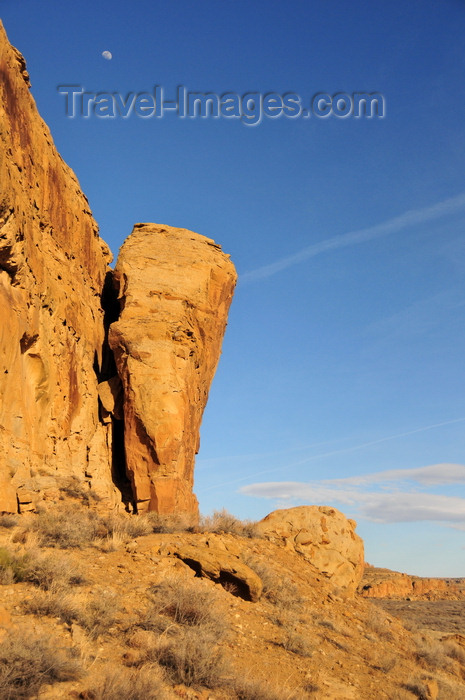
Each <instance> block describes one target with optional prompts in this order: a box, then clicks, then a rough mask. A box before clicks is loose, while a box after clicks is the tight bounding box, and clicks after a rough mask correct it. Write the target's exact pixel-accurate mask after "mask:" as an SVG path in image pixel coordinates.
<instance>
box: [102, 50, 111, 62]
mask: <svg viewBox="0 0 465 700" xmlns="http://www.w3.org/2000/svg"><path fill="white" fill-rule="evenodd" d="M102 56H103V58H106V59H107V61H111V59H112V58H113V56H112V54H111V51H102Z"/></svg>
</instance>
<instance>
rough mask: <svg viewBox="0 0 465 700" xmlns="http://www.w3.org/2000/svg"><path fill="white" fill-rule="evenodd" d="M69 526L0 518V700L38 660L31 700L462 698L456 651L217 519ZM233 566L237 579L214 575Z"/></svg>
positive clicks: (77, 518)
mask: <svg viewBox="0 0 465 700" xmlns="http://www.w3.org/2000/svg"><path fill="white" fill-rule="evenodd" d="M71 515H72V517H71V518H70V512H69V509H67V510H66V511H64V513H63V514H60V513H59V511H56V512H54V513H48V514H47V513H44V514H42V515H39V516H37V515H32V514H31V515H26V516H22V518H21V519H20V520H19V521H18V523H17V524H16V525H15V524H14V522H12V521H11V519H10V520H8V519H7V520H5V518H4V519H3V520H2V519H1V518H0V582H2V583H3V585H1V586H0V592H1V605H0V696H1V693H2V692H3V693H5V694H6V690H7V689H8V688H11V684H12V683H13V682H14V679H15V676H14V669H15V668H16V667H17V665H18V658H20V659H21V660H22V664H23V666H22V681H21V682H22V683H23V686H22V687H23V688H24V684H25V683H26V682H29V683H31V684H33V683H34V678H31V677H30V675H29V676H27V674H26V673H25V671H26V670H27V668H28V667H27V666H25V665H24V659H25V658H30V657H31V656H32V657H33V659H32V661H31V663H34V664H36V665H37V664H38V659H37V657H39V659H40V658H41V656H45V655H46V658H47V663H48V668H52V669H54V671H55V669H59V670H56V673H55V676H53V675H52V676H51V677H50V673H49V676H45V680H42V687H41V688H40V692H39V698H40V699H41V700H55V699H56V698H81V699H87V700H90V699H92V700H103V699H105V700H116V699H118V700H122V699H123V698H137V699H140V700H142V699H143V700H155V699H156V700H179V698H184V699H190V700H208V699H210V700H306V699H311V698H315V699H316V700H350V699H352V700H373V699H374V698H376V700H382V699H385V700H414V699H415V698H425V699H427V700H428V699H429V700H460V699H461V698H463V697H464V695H465V680H464V679H465V650H464V648H463V647H462V641H465V638H464V637H463V635H460V634H456V633H454V634H447V633H444V631H442V632H441V633H437V634H436V633H434V632H429V631H428V630H425V629H423V630H421V632H413V633H412V632H410V631H408V630H407V629H405V628H404V627H403V626H402V624H401V623H400V621H399V620H397V619H396V618H395V617H393V616H392V615H390V614H388V613H386V612H385V611H384V610H382V609H380V608H378V607H377V606H375V605H374V604H373V603H372V602H371V601H369V600H366V599H364V598H362V597H359V596H357V597H353V598H348V599H347V598H345V599H344V600H343V598H342V597H341V595H340V593H341V585H340V584H341V581H340V580H338V579H337V577H333V578H329V577H327V576H326V575H324V574H322V573H321V572H319V571H317V570H316V569H315V567H314V566H313V565H312V564H311V563H310V562H309V561H307V559H306V558H305V557H304V556H303V555H302V554H299V553H298V552H296V551H295V549H294V548H291V547H289V546H286V545H285V543H284V542H281V543H279V542H277V541H271V540H269V539H266V538H261V537H256V536H254V532H253V529H251V528H250V526H244V525H243V524H241V523H238V522H237V521H235V520H234V519H233V518H231V517H226V516H225V514H219V517H216V518H215V517H214V518H211V519H210V520H209V521H208V522H207V523H201V525H200V528H199V529H198V531H197V532H185V531H184V532H183V531H182V530H181V529H176V528H174V531H171V532H161V533H160V532H157V533H154V532H152V531H153V529H154V527H155V529H160V528H161V529H165V530H166V529H167V524H166V521H163V520H159V519H158V520H156V519H155V520H154V519H151V515H150V514H149V515H148V516H144V515H141V516H137V517H134V516H132V517H131V516H126V517H123V516H119V518H115V517H113V518H112V519H111V518H110V519H109V518H99V519H95V514H94V516H92V512H91V511H89V509H87V511H85V510H84V511H83V510H82V509H76V510H72V512H71ZM168 529H170V528H169V527H168ZM246 533H247V534H249V535H252V536H251V537H246V536H245V534H246ZM38 545H39V547H38ZM207 551H208V552H209V553H210V559H208V558H207V556H206V553H207ZM193 553H196V554H195V556H197V557H198V558H202V559H203V562H204V563H203V565H202V569H199V568H197V567H196V563H195V561H194V557H193V556H192V554H193ZM213 557H216V563H213V564H212V558H213ZM234 561H235V562H236V564H234V563H233V562H234ZM234 566H235V567H236V570H235V574H236V575H237V576H236V578H234V577H233V578H231V577H230V578H227V577H223V578H221V576H220V575H216V574H215V573H214V569H215V567H216V570H217V571H224V572H226V571H229V572H231V569H232V567H234ZM247 572H252V573H253V576H251V575H250V574H249V573H247ZM245 576H247V577H248V580H249V583H250V584H252V586H255V588H254V591H255V594H254V595H253V596H251V595H249V593H250V588H248V589H247V588H246V587H243V586H242V585H240V582H241V580H243V581H245V580H246V579H245ZM15 577H16V579H15ZM257 582H258V583H257ZM257 586H258V588H257ZM259 588H260V589H261V592H260V591H259ZM29 642H31V643H33V644H34V647H33V649H34V651H33V652H32V651H31V647H30V646H28V644H29ZM50 643H51V644H52V645H53V654H52V655H51V657H50V651H49V646H47V645H50ZM47 650H48V651H47ZM21 654H22V656H21ZM12 674H13V675H12ZM2 684H3V685H2Z"/></svg>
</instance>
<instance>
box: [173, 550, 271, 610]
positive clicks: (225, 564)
mask: <svg viewBox="0 0 465 700" xmlns="http://www.w3.org/2000/svg"><path fill="white" fill-rule="evenodd" d="M166 551H169V552H170V553H171V554H174V556H176V557H178V558H179V559H181V561H183V562H184V563H185V564H187V565H188V566H190V568H191V569H193V570H194V571H195V573H196V575H197V576H200V577H204V578H209V579H210V580H211V581H214V582H215V583H220V584H221V585H222V586H226V587H227V588H228V590H230V591H231V592H232V593H233V594H234V595H237V596H239V597H240V598H243V599H244V600H250V601H252V602H253V603H255V602H257V600H259V599H260V596H261V594H262V590H263V584H262V581H261V579H260V577H259V576H258V574H256V573H255V571H253V570H252V569H251V568H250V567H249V566H247V564H245V563H244V562H243V561H241V558H240V555H241V549H240V547H238V546H237V545H236V546H234V545H233V544H232V543H231V542H230V541H229V542H226V543H225V542H224V541H222V539H221V538H220V537H217V538H214V537H209V538H203V537H202V536H199V538H198V541H197V542H196V543H195V545H189V544H180V545H179V546H177V547H176V546H175V547H172V548H171V549H168V550H166Z"/></svg>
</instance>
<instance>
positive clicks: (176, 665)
mask: <svg viewBox="0 0 465 700" xmlns="http://www.w3.org/2000/svg"><path fill="white" fill-rule="evenodd" d="M217 641H218V638H217V634H216V633H215V631H214V630H212V629H211V628H208V627H207V628H202V629H201V630H200V629H199V628H198V627H185V628H182V629H178V630H176V631H175V633H174V634H173V635H172V636H162V637H161V638H160V640H159V643H158V644H157V646H156V647H155V648H154V649H153V650H152V653H153V657H154V659H155V660H156V661H157V662H158V663H159V664H160V665H161V666H163V667H164V669H165V670H166V672H167V674H168V677H169V678H170V680H171V681H172V682H173V683H184V684H185V685H189V686H192V685H203V686H206V687H207V688H217V687H219V686H221V685H224V683H225V676H226V674H227V673H228V670H229V668H228V665H227V664H226V661H225V659H224V656H223V653H222V651H221V650H220V649H219V648H218V645H217Z"/></svg>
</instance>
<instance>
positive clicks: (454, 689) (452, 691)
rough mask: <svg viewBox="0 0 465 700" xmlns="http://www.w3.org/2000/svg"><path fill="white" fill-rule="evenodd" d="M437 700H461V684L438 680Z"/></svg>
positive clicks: (462, 694) (462, 693)
mask: <svg viewBox="0 0 465 700" xmlns="http://www.w3.org/2000/svg"><path fill="white" fill-rule="evenodd" d="M438 687H439V694H438V698H439V700H463V696H464V692H463V683H461V682H460V681H457V682H454V681H444V680H442V679H441V678H439V679H438Z"/></svg>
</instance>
